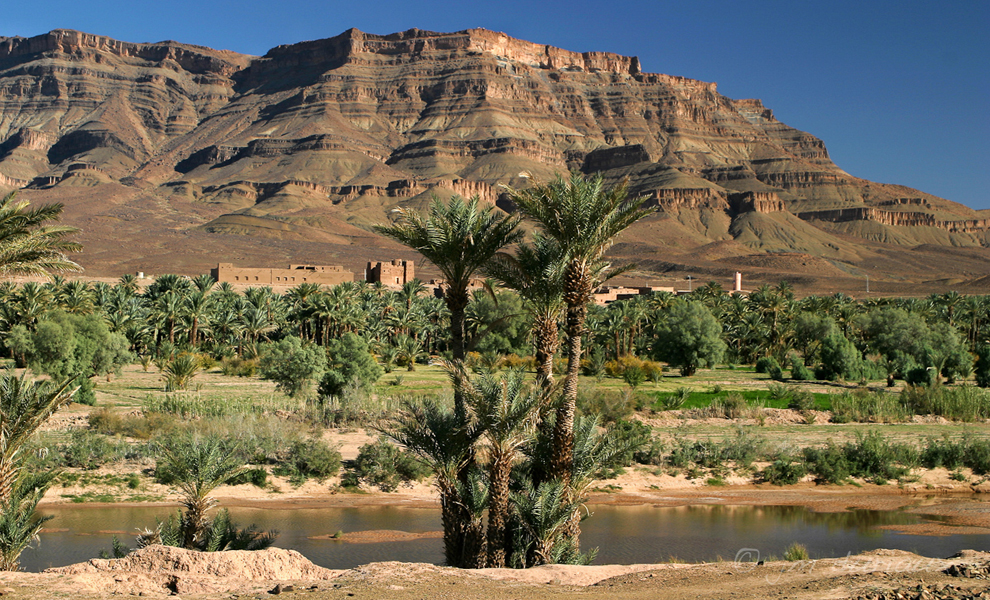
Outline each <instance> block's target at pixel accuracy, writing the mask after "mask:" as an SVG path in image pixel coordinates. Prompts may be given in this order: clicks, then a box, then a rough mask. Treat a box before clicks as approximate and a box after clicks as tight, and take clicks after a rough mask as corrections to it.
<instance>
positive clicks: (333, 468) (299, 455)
mask: <svg viewBox="0 0 990 600" xmlns="http://www.w3.org/2000/svg"><path fill="white" fill-rule="evenodd" d="M340 466H341V463H340V452H339V451H338V450H337V449H336V448H333V447H331V446H328V445H327V444H326V443H325V442H323V441H322V440H319V439H316V438H310V439H308V440H305V441H298V442H296V443H294V444H293V445H292V448H291V450H290V451H289V458H288V467H289V469H290V470H291V474H292V475H294V476H297V477H302V478H305V477H312V478H314V479H317V480H319V481H323V480H324V479H326V478H328V477H333V476H334V475H336V474H337V473H338V472H340Z"/></svg>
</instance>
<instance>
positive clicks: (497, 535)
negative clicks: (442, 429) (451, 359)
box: [461, 371, 541, 568]
mask: <svg viewBox="0 0 990 600" xmlns="http://www.w3.org/2000/svg"><path fill="white" fill-rule="evenodd" d="M461 381H463V382H464V387H465V388H466V392H467V394H466V396H467V398H468V402H469V403H470V405H471V408H472V409H473V412H474V414H475V417H476V418H477V422H478V428H479V429H480V430H481V431H482V432H483V434H482V438H481V440H482V442H483V444H482V445H483V447H484V450H485V453H486V454H487V455H488V482H489V487H488V534H487V541H488V543H487V550H488V558H487V566H488V567H491V568H501V567H504V566H505V564H506V558H507V556H508V555H510V554H511V552H512V540H511V536H510V535H509V530H508V523H509V518H510V494H509V484H510V478H511V475H512V467H513V466H514V465H515V464H516V462H517V461H518V460H519V459H520V458H522V446H523V445H524V444H526V443H527V442H529V441H530V432H531V430H532V425H533V423H534V418H535V416H536V415H537V414H538V413H537V409H538V408H539V399H540V397H541V396H540V394H539V392H537V391H530V392H527V391H526V390H525V388H524V386H523V374H522V372H520V371H511V372H509V373H507V374H505V375H503V376H502V377H498V378H496V377H493V376H486V377H482V378H480V379H479V380H477V381H476V382H470V380H469V379H468V378H467V376H466V374H465V375H463V376H462V377H461Z"/></svg>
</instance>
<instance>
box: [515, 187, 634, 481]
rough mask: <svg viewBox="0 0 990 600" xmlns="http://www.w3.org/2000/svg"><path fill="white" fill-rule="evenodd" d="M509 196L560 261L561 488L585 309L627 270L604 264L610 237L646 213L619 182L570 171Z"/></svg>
mask: <svg viewBox="0 0 990 600" xmlns="http://www.w3.org/2000/svg"><path fill="white" fill-rule="evenodd" d="M509 192H510V194H511V196H512V199H513V201H514V202H515V203H516V205H517V206H518V207H519V210H520V211H522V212H523V213H524V214H525V215H526V216H528V217H529V218H531V219H533V220H534V221H536V222H537V223H538V224H539V225H540V227H541V228H542V230H543V232H544V233H545V234H546V235H547V236H548V237H551V238H553V239H554V240H555V241H556V242H557V243H558V244H559V245H560V247H561V251H562V254H563V259H564V267H563V281H564V303H565V304H566V305H567V320H566V333H567V376H566V378H565V379H564V388H563V398H562V400H561V404H560V406H559V408H558V409H557V419H556V424H555V427H556V429H555V431H554V455H553V457H552V459H551V463H550V473H551V475H552V476H554V477H558V478H560V479H561V480H562V481H563V482H564V483H565V484H566V483H567V481H568V480H569V478H570V471H571V463H572V462H573V448H574V410H575V405H576V402H577V391H578V390H577V384H578V373H579V371H580V368H581V335H582V334H583V333H584V322H585V317H586V314H587V305H588V303H589V302H590V301H591V298H592V293H593V292H594V289H595V288H596V287H597V286H599V285H601V284H602V283H603V282H604V281H607V280H608V279H609V278H611V277H614V276H615V275H618V274H619V273H621V272H624V271H625V270H627V269H628V268H629V267H620V268H616V269H613V268H612V266H611V264H610V263H609V262H608V261H606V260H604V255H605V251H606V250H608V249H609V247H611V245H612V242H613V240H614V239H615V237H616V236H618V235H619V234H620V233H622V232H623V231H624V230H625V229H626V228H628V227H629V226H630V225H632V224H633V223H635V222H636V221H638V220H639V219H641V218H642V217H644V216H645V215H646V214H647V213H648V211H647V210H644V209H641V208H640V205H641V204H642V203H643V199H635V200H629V199H627V189H626V185H625V183H623V184H621V185H619V186H617V187H614V188H611V189H607V188H606V187H605V183H604V181H603V180H602V177H601V176H600V175H599V176H596V177H593V178H591V179H585V177H584V176H583V175H582V174H581V173H578V172H574V173H572V174H571V177H570V179H564V178H563V177H560V176H558V177H557V178H556V179H555V180H554V181H552V182H550V183H547V184H541V183H538V184H536V185H534V186H533V187H531V188H528V189H525V190H512V189H510V190H509Z"/></svg>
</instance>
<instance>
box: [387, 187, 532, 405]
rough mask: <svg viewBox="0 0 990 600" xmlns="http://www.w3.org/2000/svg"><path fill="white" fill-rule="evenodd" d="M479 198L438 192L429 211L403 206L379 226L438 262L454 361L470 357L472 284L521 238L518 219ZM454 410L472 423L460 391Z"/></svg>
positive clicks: (455, 398) (456, 392)
mask: <svg viewBox="0 0 990 600" xmlns="http://www.w3.org/2000/svg"><path fill="white" fill-rule="evenodd" d="M480 202H481V201H480V199H479V197H478V196H474V197H473V198H471V199H470V200H464V199H463V198H461V197H460V196H454V197H452V198H451V199H450V202H447V203H446V204H445V203H444V202H443V201H441V200H440V198H439V197H437V196H434V197H433V201H432V202H431V203H430V208H429V211H428V213H427V214H426V215H425V216H424V215H421V214H419V213H416V212H412V211H407V210H403V209H399V218H398V220H397V221H396V223H394V224H392V225H376V226H375V231H377V232H378V233H380V234H382V235H386V236H388V237H390V238H392V239H394V240H396V241H398V242H399V243H401V244H404V245H406V246H408V247H410V248H412V249H413V250H416V251H418V252H419V253H420V254H422V255H423V256H424V257H425V258H426V259H427V260H428V261H430V262H431V263H433V264H434V265H435V266H436V267H437V268H438V269H440V272H441V273H442V274H443V278H444V302H445V303H446V304H447V309H448V310H449V311H450V349H451V354H452V355H453V358H454V360H464V356H465V348H464V314H465V309H466V308H467V305H468V302H469V301H470V296H469V295H468V285H469V284H470V282H471V278H472V277H473V276H474V274H475V273H477V272H478V271H480V270H481V268H482V266H484V265H485V264H486V263H487V262H488V261H490V260H491V259H492V257H493V256H495V254H496V253H497V252H498V251H499V250H501V249H502V248H504V247H505V246H508V245H509V244H513V243H515V242H517V241H518V240H519V238H520V237H521V236H522V234H521V233H520V232H518V231H516V227H517V226H518V224H519V218H518V217H510V216H502V215H499V214H498V213H497V212H496V211H495V209H494V207H486V208H482V207H481V206H480ZM454 404H455V406H454V408H455V411H456V412H457V414H458V415H459V416H460V417H461V420H462V422H466V420H467V416H466V411H465V407H464V401H463V398H462V397H461V395H460V393H459V392H458V391H457V390H455V391H454Z"/></svg>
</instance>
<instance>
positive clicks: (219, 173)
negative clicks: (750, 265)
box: [0, 29, 990, 249]
mask: <svg viewBox="0 0 990 600" xmlns="http://www.w3.org/2000/svg"><path fill="white" fill-rule="evenodd" d="M570 169H579V170H582V171H584V172H586V173H595V172H601V173H603V174H604V175H605V177H606V178H607V179H608V180H609V181H610V182H618V181H620V180H627V181H628V183H629V186H630V190H631V191H632V192H633V193H635V194H642V195H645V196H647V197H648V198H649V203H650V204H651V205H653V206H655V207H656V208H657V210H658V211H659V214H661V215H674V216H675V219H674V221H676V222H677V223H680V225H678V226H679V227H681V226H683V227H687V228H688V229H690V230H691V231H690V232H689V233H685V236H686V237H685V239H689V240H691V242H690V243H698V242H700V241H702V240H704V239H706V236H707V239H708V241H712V240H714V239H723V238H724V237H725V236H727V235H730V234H732V232H739V231H746V232H747V233H746V234H745V235H746V237H745V238H742V237H740V238H738V239H740V240H741V241H744V242H745V243H747V244H749V245H751V246H752V247H754V248H761V247H764V246H761V245H760V242H759V241H758V240H756V238H758V237H759V235H762V234H761V233H759V232H760V231H769V230H770V225H768V223H771V221H772V223H773V224H774V225H773V227H772V229H773V232H774V233H773V235H775V236H778V238H779V240H778V242H775V244H777V245H774V246H773V248H774V249H779V248H785V247H786V244H787V243H788V242H787V241H786V240H787V239H789V238H794V237H800V236H802V235H804V236H805V237H807V235H809V234H807V232H806V233H798V232H795V231H791V232H790V233H788V232H787V231H788V229H787V228H788V227H791V228H793V227H797V228H798V229H801V231H805V230H804V229H803V228H804V227H805V225H802V224H800V221H798V220H797V219H795V218H794V217H793V216H792V215H799V216H800V217H801V218H802V219H806V220H808V222H809V223H816V222H817V223H821V222H826V221H827V222H829V223H833V222H842V223H845V222H848V221H850V220H859V221H863V222H871V223H878V224H882V225H884V226H886V227H897V228H904V227H907V228H910V227H917V226H919V225H922V226H926V227H937V228H942V229H943V230H945V231H949V232H952V233H953V234H954V235H956V237H954V238H953V241H952V243H954V244H964V245H966V244H983V243H984V241H983V240H984V238H985V237H987V236H986V232H987V230H988V229H990V223H988V222H987V221H986V220H984V219H979V218H977V215H976V214H975V213H974V212H973V211H971V210H970V209H968V208H966V207H964V206H961V205H958V204H955V203H952V202H949V201H946V200H943V199H940V198H936V197H934V196H930V195H927V194H924V193H922V192H918V191H916V190H910V189H907V188H903V187H900V186H892V185H884V184H876V183H871V182H868V181H864V180H861V179H858V178H856V177H854V176H852V175H849V174H848V173H845V172H844V171H842V170H841V169H839V168H838V167H837V166H836V165H835V164H834V163H833V162H832V161H831V159H830V158H829V155H828V151H827V149H826V148H825V145H824V143H823V142H822V141H821V140H819V139H818V138H816V137H814V136H813V135H810V134H808V133H805V132H801V131H798V130H796V129H794V128H792V127H789V126H787V125H786V124H784V123H781V122H779V121H778V120H777V119H776V118H775V117H774V115H773V112H772V111H771V110H770V109H768V108H767V107H765V106H763V104H762V102H761V101H759V100H755V99H741V100H733V99H729V98H726V97H725V96H722V95H721V94H719V93H718V90H717V88H716V85H715V84H714V83H708V82H702V81H696V80H692V79H687V78H683V77H673V76H668V75H663V74H653V73H644V72H643V71H642V69H641V65H640V63H639V60H638V59H636V58H635V57H626V56H620V55H616V54H610V53H606V52H584V53H578V52H570V51H567V50H562V49H559V48H553V47H551V46H547V45H543V44H537V43H532V42H527V41H523V40H517V39H513V38H511V37H508V36H506V35H505V34H501V33H496V32H492V31H487V30H482V29H470V30H465V31H460V32H455V33H436V32H429V31H421V30H416V29H412V30H409V31H405V32H400V33H395V34H391V35H372V34H367V33H363V32H361V31H357V30H354V29H352V30H349V31H346V32H344V33H342V34H341V35H338V36H336V37H332V38H328V39H323V40H316V41H310V42H302V43H299V44H291V45H286V46H279V47H276V48H273V49H271V50H270V51H269V52H268V53H267V54H266V55H265V56H262V57H250V56H245V55H240V54H236V53H232V52H226V51H217V50H211V49H209V48H203V47H199V46H192V45H187V44H180V43H177V42H171V41H168V42H159V43H154V44H134V43H129V42H121V41H117V40H113V39H110V38H106V37H102V36H98V35H90V34H85V33H80V32H76V31H68V30H56V31H53V32H50V33H48V34H45V35H41V36H37V37H33V38H0V187H2V188H5V189H12V188H25V193H27V194H30V193H32V192H34V191H36V192H38V197H39V198H55V199H57V198H58V197H59V193H60V190H62V189H63V188H64V187H65V186H68V185H70V184H71V185H73V186H79V185H88V186H90V187H92V188H93V194H94V196H93V197H100V193H102V192H100V190H107V192H106V193H108V194H109V193H110V192H111V191H112V193H113V194H114V198H115V200H114V202H117V203H118V204H119V203H125V204H126V203H128V202H130V203H132V204H133V206H135V207H137V206H141V207H144V208H143V209H142V210H149V211H153V210H156V209H154V208H153V207H155V206H165V205H167V203H170V202H171V203H175V202H180V201H181V202H189V203H191V204H190V205H189V209H188V212H187V215H186V217H185V220H184V221H183V222H184V223H185V224H184V225H176V227H178V228H180V229H181V228H183V227H185V228H187V229H188V228H190V227H196V226H199V225H203V224H205V223H209V222H212V220H215V219H217V218H219V217H220V216H221V215H223V214H225V213H232V214H233V213H236V214H238V215H243V216H244V217H245V218H244V219H240V220H237V219H235V220H234V221H236V222H238V223H240V224H241V225H238V227H240V229H238V232H239V233H247V234H252V235H259V236H269V235H274V234H272V233H271V231H268V230H266V228H264V227H258V228H257V229H255V230H252V229H251V227H252V226H251V225H249V223H258V222H262V221H263V220H264V219H269V220H270V221H277V222H278V223H279V226H278V227H277V228H274V229H272V231H274V230H276V229H277V230H278V231H279V232H282V231H285V230H286V228H289V229H291V228H292V227H294V226H295V225H297V224H298V225H299V226H300V227H303V228H308V229H305V230H306V231H310V230H312V228H313V227H324V226H325V227H330V228H331V229H340V225H339V224H340V223H344V222H347V223H349V224H352V225H355V226H357V227H359V228H364V229H365V230H367V228H368V226H369V225H370V224H372V223H374V222H380V221H384V220H386V219H387V218H388V215H389V211H390V210H391V209H392V208H394V207H395V206H398V205H410V206H416V205H417V204H416V203H418V202H421V201H423V200H424V199H426V198H428V197H429V196H430V195H431V194H433V193H441V194H451V193H456V194H460V195H476V194H477V195H480V196H481V197H482V198H483V199H484V200H485V201H487V202H491V203H498V205H499V206H503V207H507V208H511V207H510V206H509V205H508V204H506V203H505V199H504V197H502V195H503V194H502V192H501V191H500V187H499V186H501V185H503V184H507V185H510V186H514V187H524V186H526V185H528V183H529V181H531V178H537V179H544V180H545V179H548V178H551V177H553V176H554V175H555V174H556V173H559V172H566V171H567V170H570ZM135 210H138V209H137V208H135ZM183 210H186V209H183ZM698 210H701V211H707V212H704V214H703V215H702V216H700V217H689V216H688V215H687V212H686V211H698ZM905 211H907V212H905ZM746 215H749V216H746ZM753 215H778V216H779V218H778V217H774V218H773V219H770V220H769V221H768V220H767V219H758V218H756V217H753ZM248 216H250V219H249V218H247V217H248ZM725 219H728V220H730V221H731V220H736V221H738V223H737V224H736V225H735V226H734V227H729V226H728V225H726V224H725V223H727V221H725ZM740 219H742V220H740ZM259 220H261V221H259ZM674 221H672V222H674ZM716 221H717V222H718V223H719V224H718V225H717V226H716V225H715V224H714V223H716ZM226 222H233V221H231V220H230V219H226ZM328 223H330V224H332V225H326V224H328ZM754 223H758V224H760V226H759V227H757V226H756V225H753V224H754ZM314 224H315V225H314ZM808 226H809V227H810V225H808ZM214 229H216V230H219V229H217V228H214ZM300 231H302V229H301V230H300ZM850 231H852V230H850ZM753 232H756V233H753ZM327 233H328V234H332V235H336V233H337V232H336V231H328V232H327ZM819 233H820V234H821V235H822V236H826V237H827V236H828V234H826V233H824V232H819ZM279 235H282V233H279ZM307 235H308V234H307ZM732 235H742V234H732ZM818 235H819V234H818V233H816V234H815V236H818ZM871 235H874V234H872V233H871ZM299 236H300V237H304V236H303V234H302V233H300V234H299ZM967 236H969V237H967ZM888 238H889V239H890V240H897V243H903V244H905V245H909V244H912V243H916V241H912V240H913V239H914V238H912V237H911V235H907V234H904V235H902V234H898V235H890V236H888ZM362 239H363V238H362ZM816 239H817V238H816ZM754 240H756V241H754ZM838 243H839V242H838V241H836V240H831V239H826V238H825V237H823V238H822V239H821V240H819V241H818V242H816V244H818V245H817V246H815V247H822V248H830V247H832V246H836V245H837V244H838ZM794 244H795V247H798V246H800V245H801V243H800V242H795V243H794ZM766 247H769V246H766Z"/></svg>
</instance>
